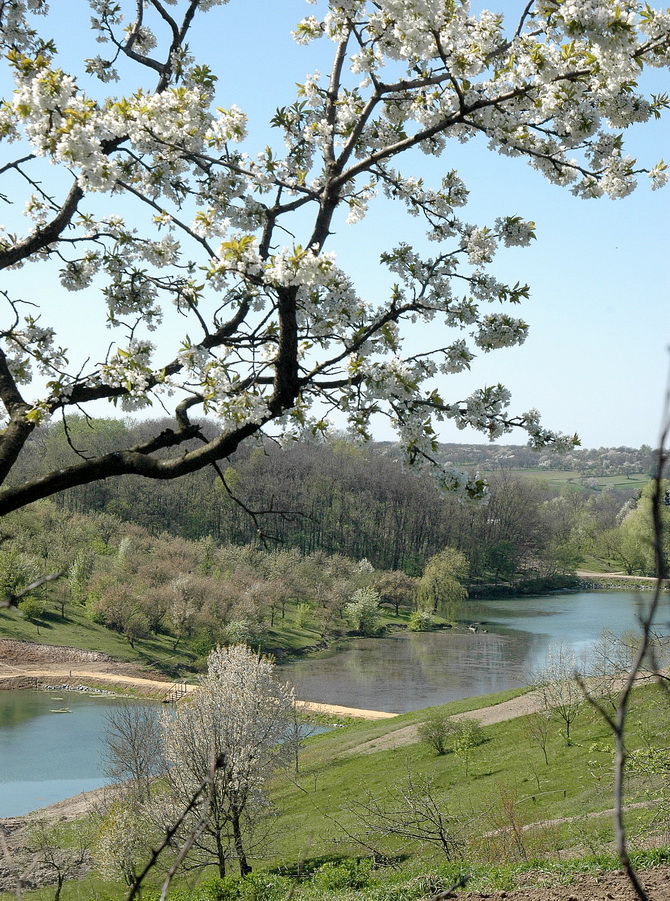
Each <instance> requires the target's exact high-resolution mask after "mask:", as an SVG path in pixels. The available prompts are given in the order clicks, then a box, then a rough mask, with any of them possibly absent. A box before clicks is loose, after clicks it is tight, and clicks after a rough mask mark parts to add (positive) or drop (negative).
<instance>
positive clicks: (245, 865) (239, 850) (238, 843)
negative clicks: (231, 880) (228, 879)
mask: <svg viewBox="0 0 670 901" xmlns="http://www.w3.org/2000/svg"><path fill="white" fill-rule="evenodd" d="M232 822H233V836H234V838H235V853H236V854H237V859H238V860H239V862H240V875H241V876H248V875H249V873H251V867H250V865H249V862H248V861H247V855H246V854H245V851H244V844H243V842H242V829H241V828H240V815H239V813H237V812H234V813H233V816H232Z"/></svg>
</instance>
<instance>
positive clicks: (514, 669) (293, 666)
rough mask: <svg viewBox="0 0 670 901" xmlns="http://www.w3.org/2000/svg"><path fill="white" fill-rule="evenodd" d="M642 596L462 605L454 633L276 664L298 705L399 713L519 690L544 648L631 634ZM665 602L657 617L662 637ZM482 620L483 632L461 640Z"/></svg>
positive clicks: (667, 615)
mask: <svg viewBox="0 0 670 901" xmlns="http://www.w3.org/2000/svg"><path fill="white" fill-rule="evenodd" d="M649 598H650V594H645V593H641V594H638V593H636V592H624V591H617V592H605V591H602V592H574V593H572V592H570V593H560V594H556V595H551V596H547V595H543V596H541V597H530V598H519V599H506V600H499V601H469V602H467V604H466V605H465V606H464V614H463V615H464V619H463V622H462V624H461V627H460V628H457V629H453V630H446V631H442V632H423V633H416V632H415V633H402V634H399V635H394V636H392V637H389V638H386V639H382V640H380V639H358V640H356V641H352V642H350V643H348V644H347V646H346V647H345V648H343V650H341V651H339V652H338V653H336V654H334V655H332V656H329V657H323V658H321V659H318V660H299V661H296V662H294V663H290V664H286V665H284V666H282V668H281V669H282V675H283V677H284V678H286V679H287V680H289V681H291V682H293V684H294V685H295V686H296V694H297V696H298V697H299V698H304V699H305V700H310V701H321V702H322V703H330V704H344V705H345V706H348V707H363V708H367V709H371V710H388V711H394V712H397V713H405V712H406V711H408V710H416V709H418V708H420V707H428V706H430V705H432V704H444V703H446V702H447V701H453V700H456V699H458V698H467V697H472V696H474V695H480V694H488V693H489V692H494V691H502V690H504V689H508V688H516V687H519V686H522V685H526V684H527V683H528V680H529V675H530V673H531V672H532V671H533V669H537V668H538V667H539V666H541V665H542V662H543V660H544V659H545V657H546V654H547V651H548V649H549V648H550V647H551V646H552V645H554V646H555V645H557V644H559V643H560V644H563V645H565V646H569V647H572V648H573V649H574V651H575V653H576V654H577V655H578V656H580V655H581V654H583V653H586V652H588V650H589V648H590V647H591V646H592V645H593V644H594V642H595V641H596V640H597V639H598V637H599V636H600V634H601V633H602V631H603V629H609V630H610V631H612V632H614V633H616V634H621V633H623V632H625V631H626V630H627V629H632V628H635V626H636V623H637V611H638V610H639V605H640V604H643V605H644V604H647V603H648V602H649ZM668 620H670V610H669V605H668V601H667V600H664V601H663V607H662V609H661V611H660V616H659V618H658V622H659V626H660V627H661V628H663V627H664V628H665V631H666V632H667V631H670V630H669V629H668V625H667V621H668ZM468 622H480V623H482V626H481V627H480V628H484V629H486V630H487V632H482V631H479V632H477V633H474V634H473V633H472V632H469V631H468V630H467V629H466V628H465V626H466V624H467V623H468Z"/></svg>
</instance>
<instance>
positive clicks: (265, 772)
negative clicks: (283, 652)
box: [164, 645, 294, 876]
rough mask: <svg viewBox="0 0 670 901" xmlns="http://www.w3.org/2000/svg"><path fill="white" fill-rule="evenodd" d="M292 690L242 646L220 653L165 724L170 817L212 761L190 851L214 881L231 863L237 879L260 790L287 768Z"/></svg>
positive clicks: (261, 802) (245, 869)
mask: <svg viewBox="0 0 670 901" xmlns="http://www.w3.org/2000/svg"><path fill="white" fill-rule="evenodd" d="M293 722H294V718H293V690H292V689H291V688H290V687H289V686H288V685H287V684H284V683H281V682H279V681H278V680H277V678H276V677H275V674H274V666H273V664H272V662H271V661H270V660H268V659H267V658H264V657H261V656H260V655H258V654H255V653H254V652H253V651H251V650H249V648H247V647H246V646H244V645H236V646H234V647H230V648H219V649H217V650H215V651H213V652H212V653H211V654H210V656H209V660H208V669H207V676H206V677H204V678H203V680H202V682H201V685H200V687H199V688H198V690H197V692H196V693H195V694H194V695H193V697H192V698H189V699H187V700H185V701H183V702H182V703H181V704H180V705H179V706H178V707H177V709H176V711H175V713H174V715H169V716H166V717H165V720H164V731H165V754H166V758H167V761H168V770H167V773H166V779H167V783H168V791H169V795H170V797H171V799H172V801H173V802H174V805H175V808H176V810H177V811H179V812H181V811H183V810H184V809H185V808H186V807H187V805H188V804H189V803H190V802H191V801H192V798H193V796H194V794H195V792H196V790H197V789H198V788H199V787H200V786H201V785H202V783H203V780H204V779H205V778H206V777H207V775H208V773H210V772H211V771H212V764H213V762H215V763H216V772H215V774H214V776H213V778H212V780H211V782H210V784H209V785H208V786H207V789H206V791H205V792H204V793H203V802H202V803H203V805H204V808H203V807H199V808H198V809H197V810H196V811H195V815H196V816H197V818H200V816H201V815H202V813H203V809H204V811H205V825H204V828H203V829H202V831H201V833H200V834H199V835H198V837H197V839H196V842H195V848H196V851H197V850H199V851H200V853H201V855H204V857H205V859H206V862H208V863H216V864H217V866H218V868H219V873H220V875H221V876H224V875H225V872H226V862H227V860H228V859H229V858H230V857H236V858H237V860H238V862H239V866H240V872H241V874H242V875H243V876H244V875H245V874H247V873H249V872H250V871H251V866H250V864H249V861H248V857H247V855H248V853H249V841H250V839H251V831H252V828H253V826H254V824H255V822H256V821H257V819H258V817H259V815H260V813H262V812H263V810H264V807H265V806H266V801H265V795H264V790H263V789H264V784H265V781H266V779H267V778H268V777H269V776H270V775H271V773H273V772H274V771H275V770H276V769H277V768H279V767H283V766H287V765H290V764H291V763H292V762H293V759H294V750H293V749H292V748H291V746H290V741H288V740H287V739H288V738H289V737H290V735H291V728H292V724H293Z"/></svg>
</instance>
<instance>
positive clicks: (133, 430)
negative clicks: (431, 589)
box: [19, 419, 650, 589]
mask: <svg viewBox="0 0 670 901" xmlns="http://www.w3.org/2000/svg"><path fill="white" fill-rule="evenodd" d="M155 427H156V426H155V424H147V423H135V424H130V423H127V422H123V421H121V420H99V421H96V423H95V425H94V427H92V426H91V425H90V424H89V423H87V422H86V421H85V420H83V419H79V420H72V421H70V423H69V424H68V427H67V430H66V429H65V428H64V426H62V425H54V426H51V427H49V428H44V429H41V430H39V431H38V433H37V434H36V436H35V438H34V439H33V441H32V442H31V446H30V454H29V455H28V456H27V457H26V459H25V461H24V462H23V463H22V466H24V467H26V469H27V471H26V473H20V474H19V477H31V476H34V475H35V474H36V473H38V472H39V471H41V470H42V469H49V470H50V469H53V468H59V467H66V466H68V465H70V464H71V461H72V459H74V458H76V457H77V455H83V456H88V455H93V454H101V453H108V452H110V451H112V450H114V448H115V447H117V446H119V445H122V444H124V443H128V442H129V441H135V442H141V441H142V440H143V439H144V438H145V437H146V435H145V432H146V434H149V433H150V432H151V431H152V430H154V429H155ZM203 428H206V424H203ZM466 453H467V448H466ZM488 478H489V483H490V493H489V499H488V503H487V504H485V505H477V504H468V503H462V502H461V501H459V500H458V499H456V498H454V497H452V496H450V495H449V494H448V493H447V494H445V493H444V492H442V491H440V490H439V488H438V487H437V486H436V484H435V482H434V480H433V479H431V478H429V477H428V476H426V475H421V474H418V473H416V472H413V471H408V470H406V469H405V468H404V467H403V465H402V462H401V460H400V458H399V455H398V454H397V453H396V452H395V450H394V448H393V446H390V445H373V446H363V445H361V444H360V443H357V442H355V441H352V440H351V439H346V438H344V437H339V438H335V439H332V440H320V441H316V440H301V441H294V442H290V443H289V444H288V445H284V446H279V445H278V444H276V443H274V442H264V443H262V444H259V443H253V444H247V445H245V446H243V447H242V448H241V449H240V450H239V451H238V452H237V453H236V454H234V455H233V456H231V457H230V458H229V459H228V460H227V461H225V465H223V466H221V467H218V466H217V467H216V468H212V467H210V468H208V469H205V470H202V471H199V472H196V473H192V474H191V475H190V476H187V477H185V478H183V479H180V480H176V481H170V482H167V481H166V482H153V481H152V482H149V481H147V480H143V479H141V478H139V477H133V476H125V477H121V478H118V479H114V480H111V479H110V480H105V481H100V482H97V483H94V484H90V485H82V486H79V487H76V488H71V489H70V490H68V491H66V492H63V493H62V494H61V495H59V496H58V497H57V498H55V501H54V502H55V504H56V505H57V506H58V507H59V508H60V509H62V510H65V511H67V512H69V513H105V514H112V515H115V516H118V517H119V518H120V519H122V520H125V521H129V522H133V523H135V524H137V525H138V526H141V527H143V528H145V529H146V530H147V531H148V532H150V533H151V534H154V535H158V534H161V533H163V532H168V533H170V534H173V535H175V536H180V537H183V538H185V539H189V540H196V541H197V540H201V539H204V538H210V539H211V540H212V541H214V542H215V543H217V544H225V545H258V544H261V545H262V546H265V547H268V548H279V549H283V550H289V549H296V550H297V551H299V553H300V554H301V555H302V556H308V555H310V554H313V553H315V552H322V553H325V554H327V555H334V554H341V555H343V556H345V557H350V558H353V559H356V560H360V559H362V558H365V559H367V560H369V561H370V562H371V563H372V565H373V566H374V567H375V568H377V569H386V570H402V571H404V572H406V573H407V574H408V575H412V576H420V575H421V574H422V573H423V570H424V567H425V565H426V562H427V561H428V560H429V559H430V558H431V557H432V556H434V555H435V554H437V553H439V552H440V551H441V550H442V549H444V548H445V547H453V548H455V549H456V550H458V551H460V552H461V553H463V554H464V555H465V556H466V558H467V561H468V576H467V579H466V583H467V584H468V587H469V588H470V589H477V587H478V586H492V585H508V586H510V587H512V588H515V587H519V585H520V584H521V583H523V582H529V583H532V582H537V584H538V585H541V584H542V583H543V581H546V580H551V579H553V578H556V577H558V576H562V575H565V574H566V573H570V572H573V571H574V569H575V568H576V567H577V566H578V565H579V561H580V559H582V558H584V557H593V556H595V557H598V558H601V559H602V560H603V561H611V562H612V563H613V564H614V565H615V568H619V567H620V568H627V569H629V568H631V567H632V571H639V572H642V570H643V569H644V554H643V553H636V554H633V555H632V556H631V554H630V547H629V546H628V545H630V542H628V543H626V542H625V541H624V540H623V537H622V536H623V533H626V532H627V531H629V530H630V527H631V523H629V522H627V524H626V525H625V526H624V525H623V523H624V520H625V519H626V517H627V515H628V514H629V513H631V512H633V509H634V508H635V505H636V503H637V499H636V496H635V493H636V490H637V489H636V487H635V486H634V485H631V488H630V490H627V491H626V490H597V489H596V488H594V487H593V486H591V485H576V484H574V483H570V484H568V485H566V486H565V487H564V488H563V489H562V490H560V491H558V490H556V489H555V488H552V487H550V486H548V485H547V483H546V482H543V481H542V480H541V479H537V480H532V479H526V478H520V477H517V476H515V475H514V474H513V473H511V472H510V471H509V470H508V469H506V468H503V467H501V468H499V469H498V470H495V471H493V472H492V473H491V474H490V476H489V477H488ZM626 504H628V506H627V507H626ZM636 515H637V516H638V517H639V516H641V515H642V514H636ZM634 518H635V517H634ZM641 540H642V542H643V543H644V536H642V539H641ZM629 558H630V560H629ZM647 559H650V558H649V555H647Z"/></svg>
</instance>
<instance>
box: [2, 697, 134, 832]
mask: <svg viewBox="0 0 670 901" xmlns="http://www.w3.org/2000/svg"><path fill="white" fill-rule="evenodd" d="M118 703H119V701H117V700H116V699H114V698H111V697H110V696H109V695H86V694H83V693H82V694H78V693H77V692H72V691H68V692H57V693H54V692H46V691H0V816H3V817H6V816H19V815H21V814H23V813H28V811H30V810H34V809H35V808H37V807H44V806H45V805H46V804H53V803H54V802H56V801H61V800H62V799H63V798H68V797H70V795H76V794H77V793H78V792H82V791H90V790H91V789H94V788H99V787H100V786H101V785H104V784H105V783H107V782H109V781H110V780H109V778H108V777H107V776H106V775H105V760H104V756H103V755H104V742H103V741H102V740H101V735H102V732H103V731H104V728H105V717H106V715H107V713H108V711H109V710H110V708H111V707H112V706H113V705H114V704H118ZM59 707H61V708H62V707H68V708H70V710H72V713H52V712H51V711H52V710H55V709H58V708H59Z"/></svg>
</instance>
